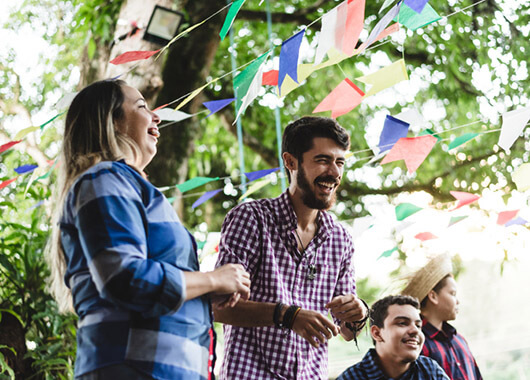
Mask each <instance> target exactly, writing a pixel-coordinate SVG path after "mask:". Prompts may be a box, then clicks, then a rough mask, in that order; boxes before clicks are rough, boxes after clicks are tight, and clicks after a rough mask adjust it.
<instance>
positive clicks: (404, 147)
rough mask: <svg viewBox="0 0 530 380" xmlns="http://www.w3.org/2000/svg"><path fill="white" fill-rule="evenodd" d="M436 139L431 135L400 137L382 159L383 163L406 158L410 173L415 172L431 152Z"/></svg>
mask: <svg viewBox="0 0 530 380" xmlns="http://www.w3.org/2000/svg"><path fill="white" fill-rule="evenodd" d="M436 141H437V140H436V137H434V136H431V135H426V136H418V137H404V138H400V139H399V140H398V142H397V143H396V144H395V145H394V146H393V147H392V149H391V150H390V152H388V154H387V155H386V156H385V158H384V159H383V161H381V165H384V164H386V163H389V162H392V161H398V160H405V165H406V166H407V169H408V172H409V174H411V173H414V172H415V171H416V169H418V167H419V166H420V165H421V163H422V162H423V161H424V160H425V158H426V157H427V155H428V154H429V153H430V151H431V150H432V148H433V147H434V144H436Z"/></svg>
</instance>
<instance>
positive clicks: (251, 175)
mask: <svg viewBox="0 0 530 380" xmlns="http://www.w3.org/2000/svg"><path fill="white" fill-rule="evenodd" d="M278 170H280V168H274V169H264V170H257V171H255V172H249V173H245V176H246V177H247V179H248V180H249V181H255V180H257V179H260V178H261V177H265V176H266V175H267V174H270V173H274V172H276V171H278Z"/></svg>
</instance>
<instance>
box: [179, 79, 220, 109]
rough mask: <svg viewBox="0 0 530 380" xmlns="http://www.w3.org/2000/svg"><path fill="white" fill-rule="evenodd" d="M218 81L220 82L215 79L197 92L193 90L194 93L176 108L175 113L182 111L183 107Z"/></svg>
mask: <svg viewBox="0 0 530 380" xmlns="http://www.w3.org/2000/svg"><path fill="white" fill-rule="evenodd" d="M218 80H219V78H215V79H213V80H211V81H210V82H208V83H206V84H205V85H204V86H201V87H199V88H198V89H196V90H193V92H192V93H191V94H189V95H188V97H187V98H186V99H184V100H183V101H182V102H181V103H180V104H179V105H178V106H176V107H175V111H177V110H179V109H181V108H182V107H184V106H185V105H186V104H188V103H189V102H190V101H191V99H193V98H194V97H196V96H197V95H199V94H200V92H201V91H202V90H204V89H205V88H206V87H208V86H209V85H211V84H212V83H214V82H216V81H218Z"/></svg>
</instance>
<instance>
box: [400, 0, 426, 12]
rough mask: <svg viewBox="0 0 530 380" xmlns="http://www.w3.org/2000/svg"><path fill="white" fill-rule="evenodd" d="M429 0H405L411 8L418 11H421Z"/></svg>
mask: <svg viewBox="0 0 530 380" xmlns="http://www.w3.org/2000/svg"><path fill="white" fill-rule="evenodd" d="M428 2H429V0H405V4H406V5H408V6H409V8H411V9H412V10H414V11H415V12H416V13H421V12H422V11H423V8H425V5H427V3H428Z"/></svg>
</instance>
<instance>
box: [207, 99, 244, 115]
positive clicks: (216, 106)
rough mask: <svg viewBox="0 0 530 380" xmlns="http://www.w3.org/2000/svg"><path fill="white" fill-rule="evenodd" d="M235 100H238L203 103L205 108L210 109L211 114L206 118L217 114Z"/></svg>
mask: <svg viewBox="0 0 530 380" xmlns="http://www.w3.org/2000/svg"><path fill="white" fill-rule="evenodd" d="M234 100H236V98H229V99H221V100H212V101H210V102H204V103H202V105H203V106H205V107H206V108H208V109H209V110H210V113H209V114H208V116H206V117H209V116H211V115H213V114H214V113H216V112H217V111H219V110H221V109H223V108H225V107H226V106H227V105H229V104H230V103H232V102H233V101H234Z"/></svg>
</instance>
